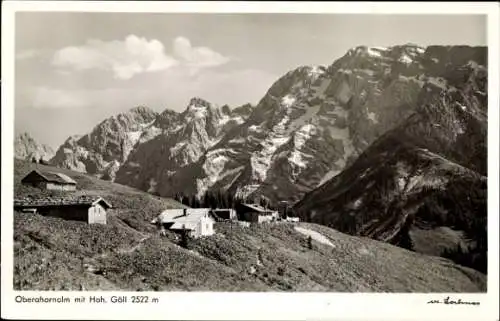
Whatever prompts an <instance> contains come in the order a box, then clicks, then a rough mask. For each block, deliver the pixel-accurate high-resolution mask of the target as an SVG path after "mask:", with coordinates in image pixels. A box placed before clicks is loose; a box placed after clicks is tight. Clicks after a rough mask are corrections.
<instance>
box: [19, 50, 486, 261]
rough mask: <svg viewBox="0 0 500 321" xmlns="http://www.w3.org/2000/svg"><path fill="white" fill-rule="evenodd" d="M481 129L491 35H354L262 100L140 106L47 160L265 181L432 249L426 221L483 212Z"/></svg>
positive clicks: (472, 220)
mask: <svg viewBox="0 0 500 321" xmlns="http://www.w3.org/2000/svg"><path fill="white" fill-rule="evenodd" d="M486 140H487V48H486V47H469V46H429V47H425V48H424V47H421V46H418V45H414V44H406V45H401V46H392V47H367V46H358V47H355V48H352V49H350V50H349V51H348V52H347V53H346V54H345V55H344V56H342V57H341V58H339V59H337V60H335V61H334V62H333V63H332V64H331V65H329V66H302V67H299V68H296V69H295V70H292V71H290V72H288V73H286V74H285V75H283V76H282V77H281V78H279V79H278V80H277V81H276V82H275V83H274V84H273V85H272V86H271V87H270V88H269V90H268V91H267V92H266V93H265V94H264V96H263V97H262V99H261V100H260V101H259V102H258V103H257V104H256V105H255V106H253V105H250V104H246V105H243V106H240V107H236V108H231V107H229V106H227V105H225V106H218V105H215V104H212V103H210V102H207V101H205V100H203V99H202V98H198V97H196V98H193V99H191V100H190V101H189V103H188V104H187V107H186V108H185V110H184V111H182V112H176V111H173V110H169V109H166V110H164V111H163V112H161V113H156V112H154V111H152V110H150V109H149V108H147V107H136V108H133V109H131V110H129V111H127V112H124V113H122V114H119V115H116V116H113V117H111V118H108V119H106V120H104V121H103V122H101V123H100V124H98V125H97V126H96V127H95V128H94V129H93V130H92V131H91V132H90V133H88V134H86V135H84V136H81V137H78V136H72V137H69V138H68V139H67V140H66V141H65V142H64V144H63V145H61V146H60V147H59V149H58V150H57V152H56V153H55V156H54V157H53V158H52V159H51V160H50V163H51V164H53V165H55V166H58V167H62V168H67V169H71V170H75V171H79V172H85V173H88V174H92V175H95V176H97V177H100V178H102V179H106V180H111V181H114V182H116V183H120V184H124V185H129V186H132V187H136V188H139V189H141V190H144V191H147V192H150V193H154V194H157V195H161V196H173V195H174V194H176V193H179V192H181V193H184V194H195V195H198V196H202V195H203V194H204V193H205V192H206V191H207V190H214V189H215V190H221V189H222V190H227V191H229V192H230V193H232V194H235V195H237V196H240V197H242V198H255V197H259V196H261V195H264V196H266V197H267V198H269V199H270V200H271V201H272V202H278V201H288V202H289V203H291V204H293V205H294V211H296V212H297V213H298V214H299V215H300V216H301V217H302V218H304V219H306V220H310V221H313V222H317V223H322V224H324V225H329V226H331V227H335V228H337V229H340V230H342V231H347V232H349V233H351V234H359V235H364V236H369V237H372V238H375V239H379V240H383V241H387V242H391V243H394V244H400V243H401V242H403V241H402V240H403V239H406V238H408V234H411V235H410V239H411V243H414V244H413V245H412V247H415V248H417V249H420V250H419V251H423V252H426V251H427V252H429V253H430V254H436V252H439V251H441V250H443V248H440V247H436V246H434V245H433V244H428V243H429V242H425V239H426V236H427V235H428V234H426V233H428V231H432V230H434V229H437V228H441V227H443V226H444V227H447V228H451V230H452V232H450V231H448V230H447V233H448V232H450V233H451V234H453V235H454V236H456V233H458V232H457V231H465V232H466V233H469V234H471V233H472V234H474V233H473V231H475V229H477V228H480V227H481V226H485V223H484V219H485V217H486V212H485V204H486V175H487V173H486ZM16 150H17V148H16ZM417 227H418V228H417ZM440 231H441V230H440ZM441 234H443V233H441ZM441 234H440V235H441ZM448 234H449V233H448ZM476 234H477V233H476ZM459 239H461V240H463V239H466V237H459ZM419 240H421V241H419ZM468 241H471V242H476V243H477V242H478V240H477V238H475V237H474V238H472V239H470V238H469V240H468ZM431 243H432V242H431ZM445 243H446V244H447V245H446V246H445V247H447V246H449V244H448V243H449V242H448V243H447V242H445ZM451 243H453V244H455V243H457V242H456V238H454V242H451ZM469 243H470V242H469ZM438 254H439V253H438Z"/></svg>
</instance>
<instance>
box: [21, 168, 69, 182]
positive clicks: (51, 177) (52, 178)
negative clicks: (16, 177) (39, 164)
mask: <svg viewBox="0 0 500 321" xmlns="http://www.w3.org/2000/svg"><path fill="white" fill-rule="evenodd" d="M33 175H38V176H40V177H42V178H43V179H44V180H45V181H47V182H51V183H59V184H71V185H76V182H75V181H74V180H73V179H72V178H71V177H69V176H68V175H65V174H62V173H56V172H46V171H41V170H38V169H35V170H33V171H31V172H30V173H29V174H28V175H26V176H25V177H24V178H23V181H24V180H26V178H28V177H31V176H33Z"/></svg>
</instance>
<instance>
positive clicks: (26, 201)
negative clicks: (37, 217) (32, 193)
mask: <svg viewBox="0 0 500 321" xmlns="http://www.w3.org/2000/svg"><path fill="white" fill-rule="evenodd" d="M95 204H101V206H103V207H105V208H111V204H110V203H109V202H107V201H106V200H104V199H103V198H102V197H99V196H64V197H24V198H21V199H15V200H14V207H21V208H23V207H24V208H25V207H30V208H31V207H47V206H70V205H87V206H92V205H95Z"/></svg>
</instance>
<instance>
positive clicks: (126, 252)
mask: <svg viewBox="0 0 500 321" xmlns="http://www.w3.org/2000/svg"><path fill="white" fill-rule="evenodd" d="M150 237H151V235H149V236H145V237H143V238H142V239H140V240H139V242H138V243H137V244H136V245H134V246H131V247H128V248H124V249H119V250H118V251H116V252H117V253H120V254H129V253H132V252H134V251H136V250H137V249H139V248H140V247H141V246H142V243H144V241H146V240H148V239H149V238H150Z"/></svg>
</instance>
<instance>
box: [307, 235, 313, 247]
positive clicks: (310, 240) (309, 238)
mask: <svg viewBox="0 0 500 321" xmlns="http://www.w3.org/2000/svg"><path fill="white" fill-rule="evenodd" d="M307 247H308V248H309V249H310V250H312V248H313V243H312V237H311V236H310V235H309V236H308V237H307Z"/></svg>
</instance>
